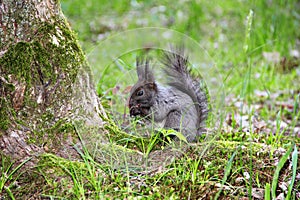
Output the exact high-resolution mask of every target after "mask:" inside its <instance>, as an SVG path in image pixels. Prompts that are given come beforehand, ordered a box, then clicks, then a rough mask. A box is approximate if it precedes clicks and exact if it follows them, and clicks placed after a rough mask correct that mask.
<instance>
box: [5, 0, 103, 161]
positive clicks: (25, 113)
mask: <svg viewBox="0 0 300 200" xmlns="http://www.w3.org/2000/svg"><path fill="white" fill-rule="evenodd" d="M0 39H1V42H0V105H1V108H0V115H1V117H0V119H1V121H0V149H1V152H2V154H4V155H5V156H9V157H11V158H13V159H14V160H24V159H27V158H28V157H30V156H33V155H39V154H40V153H43V152H52V153H55V154H57V155H61V156H63V157H69V156H70V154H71V155H72V154H76V152H75V150H74V149H73V144H74V143H77V142H78V139H77V138H78V137H77V135H76V134H75V131H74V128H73V124H72V122H73V121H74V120H75V121H76V120H77V121H81V123H82V122H83V123H86V124H88V125H93V126H95V125H96V124H97V127H99V128H100V129H101V131H99V130H97V132H98V134H100V135H101V134H102V137H100V138H102V139H103V140H104V137H103V133H105V131H104V129H103V120H102V119H101V118H100V116H105V112H104V110H103V109H102V107H101V105H100V104H99V101H98V98H97V96H96V93H95V90H94V86H93V83H92V81H91V77H90V72H89V70H88V69H89V68H88V65H87V63H86V60H85V57H84V55H83V52H82V51H81V49H80V47H79V45H78V43H77V41H76V38H75V37H74V34H73V32H72V31H71V29H70V28H69V26H68V24H67V22H66V20H65V18H64V16H63V14H62V12H61V10H60V7H59V5H58V2H57V1H51V0H43V1H34V0H17V1H11V0H1V1H0ZM74 88H76V89H75V90H74ZM79 97H80V98H79ZM83 108H84V109H83Z"/></svg>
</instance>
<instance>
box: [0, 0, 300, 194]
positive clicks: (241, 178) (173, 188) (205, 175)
mask: <svg viewBox="0 0 300 200" xmlns="http://www.w3.org/2000/svg"><path fill="white" fill-rule="evenodd" d="M61 5H62V9H63V12H64V13H65V15H66V16H67V18H68V20H69V21H70V24H71V26H72V27H73V29H74V30H75V31H76V32H77V33H78V38H79V41H80V43H81V45H82V46H83V49H84V51H85V52H86V54H87V56H88V58H89V61H90V63H91V65H92V66H91V67H92V69H93V71H94V73H95V74H97V76H99V77H96V80H98V82H97V83H95V85H96V86H97V92H98V94H99V96H100V97H101V100H102V103H103V105H104V106H105V108H106V109H107V112H108V113H109V115H110V118H111V120H113V121H114V123H115V124H116V126H113V125H112V126H108V127H107V129H108V130H109V131H110V132H111V136H110V137H111V138H110V140H111V141H112V143H116V144H118V145H120V146H122V147H124V148H128V149H133V150H137V151H140V152H141V153H143V154H144V155H149V154H150V153H151V152H153V151H167V150H168V148H170V147H169V146H168V144H166V143H165V142H164V141H162V140H161V135H159V134H153V133H151V131H150V133H149V134H150V135H151V134H152V135H151V137H150V138H143V137H141V136H138V135H134V134H126V133H124V132H122V131H120V130H119V128H120V127H121V129H123V130H127V129H126V127H127V128H131V129H130V130H131V131H132V133H135V132H138V133H141V134H143V133H144V131H141V127H140V125H139V121H138V120H137V121H135V122H134V123H133V124H132V123H129V122H128V120H127V118H125V119H124V118H123V114H124V112H127V113H128V110H127V111H126V105H125V104H126V100H127V98H128V86H130V85H132V84H134V82H135V80H136V78H137V77H136V75H135V71H134V70H135V69H134V68H135V57H136V55H138V54H139V51H138V50H134V51H130V52H124V54H123V55H122V56H120V57H118V59H116V60H115V62H111V64H110V65H107V66H102V65H101V64H102V63H101V62H100V60H101V56H102V55H97V56H95V54H94V53H93V52H95V46H96V47H98V46H97V45H98V44H99V43H100V45H101V41H102V40H103V39H105V38H109V36H111V35H114V34H116V33H119V32H121V31H123V30H128V29H134V28H141V27H146V26H151V27H165V28H170V29H174V30H176V31H179V32H181V33H184V34H186V35H188V36H189V37H190V38H192V39H193V40H195V41H196V42H197V43H198V44H200V45H201V46H202V47H203V48H204V49H205V51H201V53H202V52H203V55H201V56H200V57H201V58H202V57H203V59H205V60H203V61H202V62H201V61H199V63H193V64H195V66H198V65H202V64H207V63H208V65H209V64H211V63H213V65H214V66H216V67H217V69H218V71H219V73H220V74H221V75H222V80H217V81H219V82H222V84H224V93H225V94H226V98H225V99H224V101H225V107H224V108H223V109H224V110H225V111H226V112H225V114H226V115H225V116H224V117H222V119H221V120H222V121H224V123H222V124H221V126H220V128H218V127H217V128H215V129H214V130H212V131H214V134H215V135H214V137H213V138H205V136H203V138H200V140H199V143H198V144H197V145H191V146H190V147H188V148H187V149H186V151H185V152H183V153H182V156H180V157H179V158H177V159H175V160H174V161H173V162H171V163H170V164H168V165H167V166H163V165H162V166H161V167H158V168H155V169H153V170H150V169H148V170H145V171H139V170H136V169H134V168H131V166H130V165H128V166H125V167H123V168H119V169H118V168H113V167H112V166H110V164H109V162H108V163H99V162H97V161H96V160H95V158H94V157H93V155H91V154H89V153H88V152H87V151H86V150H85V149H83V150H79V149H78V152H79V153H80V156H81V159H80V160H78V161H70V160H66V159H62V158H60V157H57V156H55V155H51V154H45V155H44V156H43V158H42V159H41V161H40V163H39V165H38V166H37V167H36V168H35V169H32V170H33V171H34V172H33V175H31V176H30V179H32V180H36V179H38V180H39V181H38V182H30V181H28V180H27V179H29V176H26V175H27V173H22V174H20V175H19V174H17V172H18V171H19V170H20V169H22V168H21V167H22V165H23V164H22V165H19V166H15V167H14V168H13V165H12V163H9V162H8V163H2V167H1V171H2V176H1V177H2V178H1V180H0V186H1V187H0V191H1V192H2V194H3V195H4V196H5V197H10V198H12V199H13V198H16V199H22V198H23V199H24V198H29V197H31V198H33V197H45V198H49V199H124V198H126V199H148V198H149V199H188V198H189V199H205V198H207V199H240V198H249V199H251V198H257V199H264V198H265V199H274V198H276V197H277V196H278V195H281V194H283V195H284V196H285V198H286V199H297V198H300V197H299V195H300V192H299V188H300V181H299V178H298V179H297V178H296V177H297V176H299V170H300V164H299V159H298V154H299V143H300V139H299V138H300V137H299V132H300V124H299V116H300V114H299V113H300V112H299V105H300V104H299V102H300V101H299V98H300V95H299V92H300V91H299V85H300V79H299V73H300V71H299V65H300V61H299V59H300V58H299V57H294V56H293V55H292V54H291V53H290V52H291V51H292V50H296V51H298V52H299V51H300V48H299V40H300V33H299V31H298V30H299V28H300V14H299V13H300V5H299V3H298V2H297V1H296V0H280V1H254V0H253V1H233V0H227V1H220V0H212V1H188V2H186V1H178V2H177V3H173V2H171V1H169V0H163V1H156V0H153V1H143V2H142V1H130V2H128V1H125V0H114V1H101V2H100V1H97V0H89V1H82V0H72V1H71V0H62V1H61ZM149 13H151V14H149ZM131 43H132V41H127V43H124V46H128V45H131ZM100 47H101V46H100ZM110 48H114V46H110ZM107 51H109V50H108V49H107ZM204 53H207V54H208V55H209V56H208V57H207V54H204ZM266 53H269V54H266ZM155 55H156V54H155V52H154V53H153V57H154V58H155ZM114 59H115V58H114ZM278 60H279V62H277V61H278ZM198 70H199V69H198ZM200 73H201V71H200ZM202 76H203V77H205V79H206V80H213V79H214V78H215V76H214V74H211V75H210V77H207V75H206V74H202ZM209 89H210V90H213V89H212V88H209ZM210 128H211V129H213V128H214V125H213V124H211V125H210ZM297 128H298V129H297ZM293 130H296V131H297V130H298V135H297V133H293ZM167 134H168V133H165V135H167ZM16 183H18V185H19V187H15V186H14V184H16ZM37 183H38V184H39V185H37ZM284 185H287V187H286V188H285V187H284ZM35 187H37V188H38V189H37V190H34V189H33V188H35ZM25 188H31V191H27V192H26V190H25ZM33 191H34V192H33Z"/></svg>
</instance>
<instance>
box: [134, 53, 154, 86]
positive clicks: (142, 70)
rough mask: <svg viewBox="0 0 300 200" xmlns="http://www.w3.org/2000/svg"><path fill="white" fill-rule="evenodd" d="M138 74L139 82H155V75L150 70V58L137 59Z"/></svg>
mask: <svg viewBox="0 0 300 200" xmlns="http://www.w3.org/2000/svg"><path fill="white" fill-rule="evenodd" d="M136 72H137V75H138V79H139V81H146V82H154V75H153V72H152V71H151V69H150V61H149V59H148V58H146V59H144V58H142V57H137V58H136Z"/></svg>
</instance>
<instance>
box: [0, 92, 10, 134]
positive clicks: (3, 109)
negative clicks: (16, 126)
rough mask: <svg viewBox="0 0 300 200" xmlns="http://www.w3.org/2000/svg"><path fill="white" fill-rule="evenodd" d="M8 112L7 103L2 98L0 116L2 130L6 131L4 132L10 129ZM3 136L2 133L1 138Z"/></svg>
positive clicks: (0, 100)
mask: <svg viewBox="0 0 300 200" xmlns="http://www.w3.org/2000/svg"><path fill="white" fill-rule="evenodd" d="M6 110H7V106H6V102H5V100H4V99H3V98H0V116H1V120H0V130H4V131H6V130H7V129H8V125H9V119H8V115H7V112H6ZM1 135H2V134H1V132H0V136H1Z"/></svg>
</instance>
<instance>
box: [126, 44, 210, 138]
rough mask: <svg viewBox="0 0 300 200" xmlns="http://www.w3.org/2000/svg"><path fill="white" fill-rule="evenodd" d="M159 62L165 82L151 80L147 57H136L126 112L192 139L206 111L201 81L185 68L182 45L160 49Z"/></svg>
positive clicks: (203, 123) (207, 106)
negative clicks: (175, 47) (167, 50)
mask: <svg viewBox="0 0 300 200" xmlns="http://www.w3.org/2000/svg"><path fill="white" fill-rule="evenodd" d="M161 62H162V64H163V66H164V67H163V72H164V74H165V75H166V77H167V80H168V82H167V86H162V85H160V84H159V83H157V82H156V81H155V78H154V74H153V71H152V70H151V68H150V61H149V59H148V58H146V59H145V58H144V57H138V58H137V60H136V69H137V75H138V81H137V83H136V84H135V85H134V86H133V87H132V88H131V91H130V97H129V109H130V111H129V112H130V116H141V117H144V118H145V119H147V120H153V121H154V123H157V124H161V125H162V127H163V128H165V129H174V130H176V131H179V132H181V133H182V134H183V135H184V136H185V138H186V139H187V141H188V142H195V141H196V139H197V137H196V136H197V135H200V134H202V133H203V132H204V130H205V121H206V119H207V117H208V112H209V105H208V95H207V90H206V87H205V84H204V82H203V80H201V78H200V77H194V76H192V74H191V72H190V71H189V70H188V66H187V65H188V57H187V56H185V55H184V49H183V48H177V49H174V48H173V49H171V51H169V52H164V53H163V56H162V59H161Z"/></svg>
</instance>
